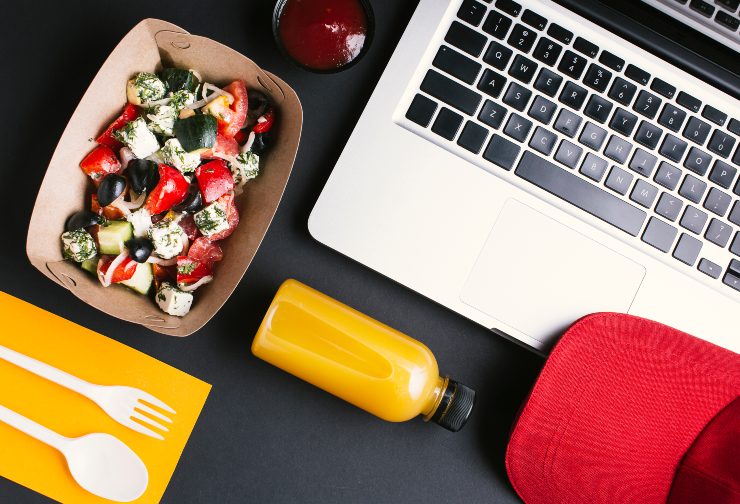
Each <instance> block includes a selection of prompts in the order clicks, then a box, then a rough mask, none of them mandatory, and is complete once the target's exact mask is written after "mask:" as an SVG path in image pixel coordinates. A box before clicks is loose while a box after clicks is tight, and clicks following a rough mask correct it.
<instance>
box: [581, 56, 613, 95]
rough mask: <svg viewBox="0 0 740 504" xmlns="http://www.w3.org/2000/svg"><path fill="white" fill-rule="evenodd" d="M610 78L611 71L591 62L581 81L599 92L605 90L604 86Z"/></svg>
mask: <svg viewBox="0 0 740 504" xmlns="http://www.w3.org/2000/svg"><path fill="white" fill-rule="evenodd" d="M611 78H612V73H611V72H610V71H609V70H607V69H605V68H603V67H601V66H599V65H597V64H596V63H591V65H590V66H589V67H588V71H587V72H586V76H585V77H584V78H583V83H584V84H586V85H587V86H588V87H590V88H591V89H595V90H596V91H598V92H599V93H603V92H604V91H606V87H607V86H608V85H609V81H610V80H611Z"/></svg>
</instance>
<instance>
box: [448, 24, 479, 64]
mask: <svg viewBox="0 0 740 504" xmlns="http://www.w3.org/2000/svg"><path fill="white" fill-rule="evenodd" d="M486 40H487V39H486V36H485V35H483V34H482V33H478V32H477V31H475V30H473V29H472V28H470V27H468V26H465V25H464V24H462V23H461V22H459V21H453V22H452V25H451V26H450V29H449V31H448V32H447V35H445V42H447V43H448V44H451V45H453V46H455V47H457V48H458V49H460V50H461V51H465V52H466V53H468V54H470V55H471V56H475V57H478V56H480V53H481V52H483V46H485V45H486Z"/></svg>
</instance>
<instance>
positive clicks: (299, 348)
mask: <svg viewBox="0 0 740 504" xmlns="http://www.w3.org/2000/svg"><path fill="white" fill-rule="evenodd" d="M252 353H254V355H256V356H257V357H259V358H261V359H263V360H265V361H267V362H269V363H271V364H273V365H275V366H277V367H279V368H281V369H283V370H284V371H287V372H289V373H291V374H293V375H295V376H297V377H299V378H301V379H303V380H305V381H307V382H309V383H311V384H313V385H315V386H317V387H319V388H322V389H324V390H326V391H327V392H329V393H331V394H334V395H336V396H338V397H341V398H342V399H344V400H345V401H348V402H350V403H352V404H354V405H355V406H358V407H360V408H362V409H364V410H366V411H368V412H370V413H372V414H374V415H376V416H378V417H380V418H382V419H384V420H388V421H391V422H402V421H405V420H410V419H412V418H414V417H416V416H418V415H423V416H424V419H425V420H427V421H428V420H432V421H434V422H436V423H438V424H439V425H442V426H443V427H445V428H447V429H449V430H452V431H457V430H459V429H460V428H461V427H462V426H463V425H464V424H465V422H466V421H467V419H468V417H469V415H470V412H471V411H472V409H473V402H474V399H475V392H474V391H473V390H472V389H470V388H468V387H466V386H465V385H462V384H460V383H457V382H455V381H454V380H450V379H449V378H448V377H441V376H440V375H439V369H438V367H437V361H436V359H435V358H434V355H433V354H432V352H431V351H430V350H429V349H428V348H427V347H426V346H424V345H423V344H422V343H420V342H419V341H416V340H415V339H412V338H410V337H409V336H406V335H405V334H403V333H400V332H398V331H396V330H395V329H393V328H391V327H388V326H386V325H384V324H381V323H380V322H378V321H377V320H374V319H372V318H370V317H368V316H367V315H364V314H362V313H360V312H358V311H357V310H354V309H353V308H350V307H349V306H346V305H344V304H342V303H340V302H339V301H336V300H334V299H332V298H330V297H328V296H326V295H325V294H322V293H320V292H318V291H316V290H314V289H312V288H310V287H308V286H306V285H303V284H302V283H300V282H298V281H296V280H287V281H286V282H285V283H283V285H282V286H281V287H280V289H279V290H278V292H277V294H276V295H275V299H274V300H273V301H272V304H271V305H270V308H269V309H268V311H267V314H266V315H265V318H264V320H263V321H262V325H261V326H260V328H259V330H258V331H257V335H256V336H255V338H254V342H253V343H252Z"/></svg>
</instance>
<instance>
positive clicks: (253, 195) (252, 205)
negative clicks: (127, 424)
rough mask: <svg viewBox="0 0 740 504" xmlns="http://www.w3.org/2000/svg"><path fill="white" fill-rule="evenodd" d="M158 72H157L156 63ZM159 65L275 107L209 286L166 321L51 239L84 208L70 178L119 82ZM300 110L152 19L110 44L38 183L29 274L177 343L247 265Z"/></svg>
mask: <svg viewBox="0 0 740 504" xmlns="http://www.w3.org/2000/svg"><path fill="white" fill-rule="evenodd" d="M163 64H164V65H163ZM162 66H177V67H180V68H193V69H195V70H197V71H198V72H199V73H200V74H201V76H202V77H203V79H204V80H206V81H208V82H213V83H216V84H220V85H225V84H227V83H229V82H231V81H233V80H235V79H242V80H244V81H246V83H247V89H248V90H253V89H256V90H259V91H261V92H262V93H264V94H265V95H267V96H268V97H269V98H270V99H271V101H272V103H273V106H274V107H275V109H276V112H277V120H276V123H275V126H274V127H273V131H272V138H273V139H274V143H273V145H272V146H271V147H270V149H269V150H268V151H267V152H266V153H264V154H263V155H262V156H260V175H259V176H258V177H257V178H256V179H254V180H251V181H249V182H247V184H246V185H245V186H244V193H243V194H242V195H241V196H238V197H237V198H236V201H237V206H238V209H239V214H240V217H241V220H240V223H239V226H237V228H236V230H235V231H234V233H233V234H232V235H231V236H230V237H228V238H226V239H225V240H223V241H222V242H220V244H221V246H222V248H223V251H224V259H223V260H222V261H221V262H220V263H219V264H218V265H217V267H216V272H215V277H214V280H213V282H211V283H209V284H207V285H205V286H203V287H201V288H200V289H198V291H197V292H196V293H195V300H194V302H193V308H192V310H191V311H190V313H189V314H188V315H186V316H185V317H182V318H180V317H173V316H170V315H167V314H166V313H164V312H163V311H161V310H160V309H159V307H157V306H156V304H155V303H154V301H153V300H152V299H151V296H142V295H139V294H136V293H134V292H132V291H131V290H129V289H128V288H126V287H123V286H119V285H114V286H111V287H108V288H105V287H103V286H102V285H100V283H99V281H98V279H97V278H95V276H93V275H91V274H89V273H88V272H86V271H84V270H82V269H81V268H80V267H79V265H78V264H76V263H74V262H71V261H65V260H64V259H63V257H62V250H61V241H60V235H61V234H62V232H63V231H64V223H65V221H66V219H67V217H69V216H70V215H71V214H72V213H74V212H76V211H78V210H82V209H86V208H88V206H89V195H90V192H91V184H90V182H89V179H88V177H87V176H86V175H85V174H84V173H83V172H82V170H80V168H79V163H80V161H81V160H82V158H83V157H84V156H85V155H86V154H87V153H88V152H90V150H92V149H93V147H94V146H95V144H94V141H93V140H91V139H93V138H96V137H97V136H98V135H99V134H100V132H101V131H103V130H104V129H105V128H106V127H107V126H108V124H110V123H111V122H112V121H113V119H115V118H116V117H118V115H119V114H120V113H121V110H122V109H123V106H124V105H125V103H126V81H127V80H128V79H130V78H131V77H132V76H133V75H134V74H135V73H137V72H141V71H150V72H151V71H156V70H159V69H161V68H162ZM302 123H303V112H302V109H301V104H300V102H299V100H298V97H297V96H296V94H295V92H294V91H293V90H292V89H291V88H290V86H288V85H287V84H286V83H285V82H283V81H282V80H280V79H279V78H278V77H276V76H274V75H272V74H270V73H269V72H265V71H263V70H261V69H260V68H259V67H258V66H257V65H256V64H255V63H254V62H253V61H251V60H250V59H248V58H246V57H245V56H243V55H242V54H240V53H238V52H236V51H234V50H233V49H230V48H229V47H226V46H224V45H222V44H220V43H218V42H215V41H213V40H210V39H208V38H205V37H199V36H197V35H191V34H189V33H188V32H186V31H185V30H183V29H182V28H180V27H178V26H176V25H173V24H171V23H168V22H165V21H161V20H158V19H145V20H144V21H142V22H140V23H139V24H138V25H136V26H135V27H134V28H133V29H132V30H131V31H130V32H129V33H128V34H127V35H126V36H125V37H124V38H123V40H121V42H120V43H119V44H118V46H116V48H115V49H114V50H113V52H112V53H111V54H110V56H109V57H108V59H107V60H106V61H105V63H103V66H102V67H101V69H100V71H98V74H97V75H96V76H95V78H94V79H93V81H92V83H91V84H90V87H89V88H88V89H87V91H86V92H85V95H84V96H83V97H82V100H81V101H80V104H79V105H78V106H77V109H76V110H75V112H74V113H73V114H72V118H71V119H70V120H69V123H68V124H67V127H66V128H65V130H64V133H63V134H62V137H61V139H60V140H59V144H58V145H57V148H56V151H55V152H54V155H53V156H52V159H51V162H50V163H49V167H48V168H47V170H46V175H45V177H44V180H43V181H42V183H41V188H40V189H39V193H38V196H37V198H36V204H35V206H34V208H33V214H32V216H31V222H30V225H29V229H28V238H27V243H26V252H27V254H28V258H29V260H30V261H31V264H33V265H34V266H35V267H36V268H37V269H38V270H39V271H41V272H42V273H43V274H45V275H46V276H47V277H49V278H50V279H52V280H53V281H55V282H56V283H58V284H59V285H61V286H63V287H65V288H66V289H68V290H69V291H71V292H72V294H74V295H75V296H77V297H78V298H80V299H81V300H83V301H84V302H86V303H87V304H89V305H91V306H94V307H95V308H97V309H98V310H101V311H103V312H105V313H107V314H109V315H112V316H114V317H117V318H120V319H123V320H127V321H129V322H134V323H137V324H141V325H143V326H145V327H147V328H149V329H151V330H153V331H156V332H159V333H162V334H168V335H171V336H187V335H189V334H192V333H193V332H195V331H197V330H198V329H200V328H201V327H203V325H205V324H206V323H207V322H208V321H209V320H210V319H211V317H213V315H215V314H216V312H217V311H218V310H219V309H220V308H221V306H223V304H224V303H225V302H226V300H227V299H228V298H229V296H230V295H231V293H232V292H233V291H234V289H235V288H236V285H237V284H238V283H239V281H240V280H241V278H242V276H243V275H244V273H245V272H246V270H247V267H249V264H250V262H251V261H252V258H253V257H254V255H255V253H256V252H257V249H258V248H259V245H260V243H261V241H262V239H263V238H264V236H265V233H266V232H267V228H268V227H269V225H270V221H271V220H272V218H273V216H274V215H275V211H276V210H277V207H278V204H279V203H280V199H281V197H282V195H283V191H284V190H285V186H286V184H287V183H288V178H289V176H290V172H291V169H292V167H293V161H294V159H295V155H296V152H297V150H298V142H299V140H300V135H301V126H302Z"/></svg>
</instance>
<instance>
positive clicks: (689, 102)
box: [676, 91, 701, 112]
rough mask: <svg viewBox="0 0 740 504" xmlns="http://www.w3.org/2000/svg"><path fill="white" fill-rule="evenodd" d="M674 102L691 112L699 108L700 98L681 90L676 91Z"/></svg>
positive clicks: (697, 110)
mask: <svg viewBox="0 0 740 504" xmlns="http://www.w3.org/2000/svg"><path fill="white" fill-rule="evenodd" d="M676 103H678V104H679V105H681V106H682V107H685V108H687V109H689V110H690V111H691V112H699V109H700V108H701V100H699V99H698V98H694V97H693V96H691V95H690V94H688V93H685V92H683V91H679V92H678V96H677V97H676Z"/></svg>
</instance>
